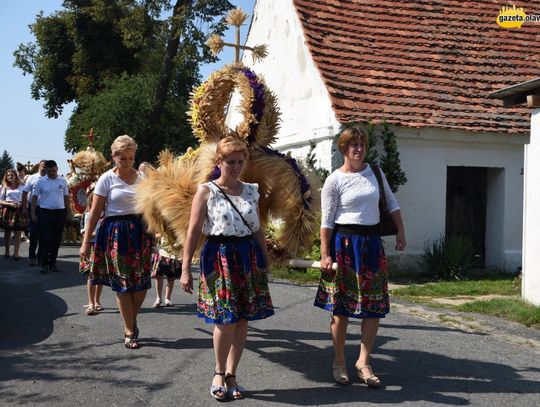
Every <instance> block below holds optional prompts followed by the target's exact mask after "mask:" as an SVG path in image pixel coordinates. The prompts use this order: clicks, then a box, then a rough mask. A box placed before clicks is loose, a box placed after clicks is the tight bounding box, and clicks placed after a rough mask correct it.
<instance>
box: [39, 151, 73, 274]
mask: <svg viewBox="0 0 540 407" xmlns="http://www.w3.org/2000/svg"><path fill="white" fill-rule="evenodd" d="M45 169H46V171H47V176H46V177H43V178H40V179H39V180H38V182H37V183H36V186H35V187H34V193H33V196H32V222H39V230H40V238H39V249H38V259H39V262H40V264H41V272H42V273H43V274H45V273H47V272H48V271H58V268H57V267H56V257H57V256H58V249H59V248H60V242H61V240H62V232H63V231H64V224H65V222H66V218H67V217H68V214H69V189H68V185H67V182H66V180H65V179H64V178H62V177H59V176H58V165H56V162H55V161H53V160H49V161H47V162H46V163H45ZM38 199H39V201H40V215H39V218H38V216H37V214H36V207H37V202H38Z"/></svg>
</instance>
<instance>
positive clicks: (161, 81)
mask: <svg viewBox="0 0 540 407" xmlns="http://www.w3.org/2000/svg"><path fill="white" fill-rule="evenodd" d="M170 3H171V2H170V1H166V0H144V1H143V0H139V1H137V0H110V1H103V0H66V1H64V9H63V10H61V11H57V12H55V13H53V14H51V15H50V16H44V15H43V14H39V15H38V16H37V18H36V21H35V22H34V23H33V24H31V25H30V29H31V31H32V33H33V34H34V35H35V38H36V41H35V42H34V43H28V44H21V45H19V48H18V49H17V50H16V51H15V53H14V55H15V66H18V67H19V68H20V69H21V70H22V71H23V74H30V75H32V76H33V82H32V85H31V94H32V97H33V98H35V99H42V100H44V102H45V104H44V108H45V114H46V115H47V116H48V117H58V115H59V114H60V113H61V112H62V109H63V108H64V106H65V105H66V104H67V103H70V102H75V103H76V104H77V106H76V108H75V111H74V113H73V116H72V118H71V120H70V128H69V129H68V132H67V133H68V134H67V136H66V140H65V146H66V149H67V150H68V151H72V152H73V151H76V150H78V149H80V148H81V147H82V146H85V145H86V144H87V141H86V140H85V139H83V138H82V135H83V134H86V133H87V132H88V130H89V128H91V127H94V129H97V128H100V127H101V131H100V133H98V132H97V131H96V145H98V146H100V147H99V149H100V150H101V151H102V152H103V153H105V154H107V153H108V151H107V150H108V146H106V141H110V137H116V136H118V135H120V134H124V133H128V134H130V135H133V136H135V138H136V139H137V141H138V143H139V145H140V146H141V147H143V148H141V149H140V150H139V154H138V156H139V158H140V159H145V160H149V161H151V160H152V159H153V158H154V157H153V156H150V155H149V154H154V153H155V151H159V150H160V149H161V148H159V147H160V143H161V144H163V147H165V146H168V147H173V149H174V150H179V149H180V148H182V146H185V145H189V144H190V143H192V142H193V138H192V134H191V131H188V130H187V129H188V127H187V123H188V122H187V117H186V115H185V114H184V113H183V112H185V111H186V109H187V103H188V100H189V94H190V91H191V89H192V88H193V86H195V85H197V84H198V83H199V81H200V74H199V65H200V64H201V63H205V62H213V61H215V59H216V58H215V57H214V56H213V55H212V54H211V53H210V52H209V50H208V48H207V46H206V44H205V42H206V38H207V37H208V36H209V35H210V34H213V33H217V34H222V33H223V31H224V29H225V23H224V20H225V16H224V15H225V13H226V12H227V11H228V10H229V9H231V8H232V5H231V4H230V3H229V2H228V1H226V0H199V1H192V0H177V1H176V2H175V4H174V6H171V4H170ZM171 9H173V11H172V15H170V16H169V17H163V16H164V15H168V14H171V13H170V11H171ZM142 77H146V78H148V80H149V81H150V82H151V83H152V84H153V86H154V89H153V90H152V91H150V90H149V89H148V86H147V85H146V84H145V86H144V92H143V95H140V96H139V97H136V100H137V101H139V102H141V103H143V105H141V106H138V107H137V108H135V107H134V106H133V103H132V102H131V101H125V100H124V101H119V100H118V97H120V96H121V94H122V92H124V91H126V92H128V93H129V94H131V93H130V89H131V86H130V85H129V82H130V81H132V82H133V83H139V84H140V78H142ZM115 81H117V82H118V86H115V85H114V82H115ZM122 89H123V90H122ZM114 94H116V97H115V96H113V95H114ZM93 97H95V98H97V100H98V101H101V102H102V103H103V102H111V103H113V105H112V106H101V107H100V108H98V106H97V102H92V101H91V100H90V98H93ZM148 103H150V106H151V107H150V109H149V108H148ZM171 103H172V104H173V105H171ZM122 106H126V107H124V108H122ZM127 106H129V107H130V108H131V109H135V111H137V112H139V113H141V114H143V113H144V116H141V117H140V118H138V119H137V120H135V121H134V122H133V124H132V125H130V126H126V127H121V126H119V125H112V124H111V125H110V126H109V127H107V128H103V127H104V124H103V123H110V112H109V110H110V111H114V112H115V113H117V114H118V116H117V120H118V121H119V122H125V120H124V117H132V113H131V112H130V111H128V107H127ZM86 109H91V110H90V111H89V112H85V110H86ZM174 109H177V110H178V111H179V112H178V113H174V114H173V113H172V112H173V110H174ZM80 115H82V116H83V117H82V118H79V117H78V116H80ZM90 117H92V119H90ZM179 119H180V120H181V122H177V121H176V120H179ZM135 123H136V124H137V125H138V127H137V128H135ZM83 125H84V126H86V127H85V128H84V129H82V128H81V127H82V126H83ZM128 130H131V131H129V132H128ZM115 131H118V133H114V132H115ZM77 133H78V134H77ZM101 136H103V137H105V138H106V140H99V137H101ZM170 140H177V142H176V143H175V144H174V145H173V146H170V145H168V143H170Z"/></svg>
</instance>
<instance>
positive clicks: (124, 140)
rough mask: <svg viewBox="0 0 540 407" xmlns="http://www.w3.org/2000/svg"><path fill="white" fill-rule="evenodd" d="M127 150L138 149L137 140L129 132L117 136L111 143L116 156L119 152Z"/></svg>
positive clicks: (112, 151)
mask: <svg viewBox="0 0 540 407" xmlns="http://www.w3.org/2000/svg"><path fill="white" fill-rule="evenodd" d="M126 150H134V151H137V143H136V142H135V140H133V139H132V138H131V137H129V136H128V135H127V134H124V135H123V136H118V137H116V138H115V139H114V141H113V142H112V144H111V153H112V156H113V157H116V156H117V155H118V154H120V153H123V152H124V151H126Z"/></svg>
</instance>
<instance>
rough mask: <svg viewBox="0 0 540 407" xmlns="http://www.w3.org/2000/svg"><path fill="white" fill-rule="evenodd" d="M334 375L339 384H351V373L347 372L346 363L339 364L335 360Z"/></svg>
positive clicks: (333, 365)
mask: <svg viewBox="0 0 540 407" xmlns="http://www.w3.org/2000/svg"><path fill="white" fill-rule="evenodd" d="M332 375H333V376H334V381H335V382H336V383H337V384H342V385H345V384H349V374H348V373H347V365H346V364H339V363H337V362H336V361H335V360H334V361H333V362H332Z"/></svg>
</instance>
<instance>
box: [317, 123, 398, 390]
mask: <svg viewBox="0 0 540 407" xmlns="http://www.w3.org/2000/svg"><path fill="white" fill-rule="evenodd" d="M338 147H339V151H340V152H341V153H342V154H343V158H344V163H343V165H342V166H341V167H340V168H338V169H337V170H335V171H334V172H333V173H332V174H330V175H329V176H328V178H326V181H325V182H324V186H323V189H322V192H321V198H322V200H321V215H322V220H321V279H320V283H319V288H318V290H317V295H316V297H315V304H314V305H315V306H317V307H320V308H323V309H325V310H327V311H330V312H331V313H332V318H331V322H330V332H331V335H332V342H333V345H334V361H333V363H332V373H333V376H334V380H335V381H336V382H337V383H338V384H348V383H349V376H348V374H347V365H346V359H345V339H346V336H347V325H348V322H349V318H357V319H361V320H362V339H361V343H360V352H359V355H358V359H357V360H356V363H355V367H356V372H357V375H358V378H359V379H360V380H361V381H362V382H364V383H366V384H367V385H368V386H370V387H380V386H381V381H380V379H379V378H378V377H377V376H376V375H375V374H374V373H373V371H372V369H371V366H370V356H371V352H372V350H373V346H374V344H375V339H376V337H377V331H378V329H379V321H380V319H381V318H384V316H385V315H386V314H387V313H388V312H389V310H390V301H389V296H388V269H387V262H386V256H385V253H384V247H383V244H382V240H381V236H380V232H379V219H380V216H379V197H380V194H385V196H386V202H387V203H388V204H387V205H388V211H389V213H390V216H391V218H392V220H393V221H394V223H395V225H396V227H397V229H398V233H397V236H396V250H403V249H404V248H405V244H406V242H405V231H404V227H403V222H402V220H401V214H400V210H399V205H398V202H397V200H396V198H395V197H394V194H393V193H392V191H391V189H390V186H389V185H388V182H387V181H386V177H385V176H384V174H383V173H382V171H381V176H382V181H383V185H384V190H382V191H381V190H379V187H378V182H377V178H376V176H375V174H374V172H373V171H374V170H373V169H372V166H371V164H367V163H365V162H364V158H365V156H366V153H367V149H368V137H367V134H366V132H365V131H364V130H363V129H362V128H360V127H351V128H348V129H346V130H345V131H343V133H342V134H341V135H340V137H339V140H338ZM334 260H335V261H336V262H337V266H338V267H337V270H333V269H332V263H333V262H334Z"/></svg>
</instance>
